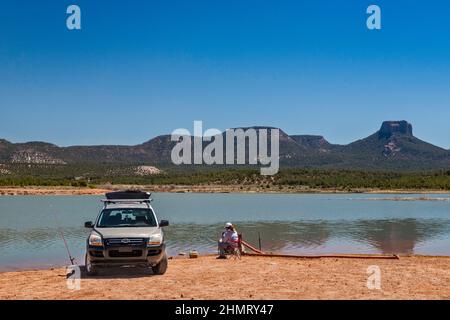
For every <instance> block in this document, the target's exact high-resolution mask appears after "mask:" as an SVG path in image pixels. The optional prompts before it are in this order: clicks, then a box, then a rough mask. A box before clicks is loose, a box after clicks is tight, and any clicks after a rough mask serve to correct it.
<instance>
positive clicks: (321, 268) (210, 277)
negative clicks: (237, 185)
mask: <svg viewBox="0 0 450 320" xmlns="http://www.w3.org/2000/svg"><path fill="white" fill-rule="evenodd" d="M372 265H377V266H379V267H380V270H381V289H380V290H377V289H372V290H369V289H368V288H367V279H368V276H369V274H368V273H367V268H368V267H369V266H372ZM223 297H228V298H230V297H232V298H233V299H450V257H449V258H447V257H420V256H414V257H401V259H400V260H381V259H341V258H321V259H295V258H273V257H270V258H264V257H242V259H241V260H216V259H215V258H214V257H210V256H207V257H200V258H199V259H172V260H169V269H168V271H167V273H166V274H165V275H163V276H154V275H152V274H151V271H146V270H142V269H141V270H139V269H127V270H123V269H118V270H106V271H103V273H101V274H100V275H99V276H96V277H94V278H86V277H84V276H82V280H81V289H80V290H78V291H72V290H69V289H67V285H66V276H65V270H64V269H63V268H58V269H54V270H37V271H20V272H5V273H0V299H221V298H223Z"/></svg>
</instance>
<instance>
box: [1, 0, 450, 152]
mask: <svg viewBox="0 0 450 320" xmlns="http://www.w3.org/2000/svg"><path fill="white" fill-rule="evenodd" d="M70 4H78V5H79V6H80V7H81V10H82V30H81V31H69V30H68V29H67V28H66V22H65V20H66V16H67V15H66V8H67V6H68V5H70ZM370 4H378V5H379V6H380V7H381V9H382V30H381V31H369V30H368V29H367V28H366V17H367V15H366V13H365V11H366V8H367V6H368V5H370ZM449 12H450V2H449V1H430V0H428V1H406V0H396V1H392V0H390V1H380V0H371V1H361V0H353V1H352V0H329V1H324V0H322V1H319V0H310V1H301V0H295V1H267V0H265V1H260V0H254V1H253V0H252V1H249V0H228V1H224V0H220V1H217V0H204V1H202V0H180V1H173V0H164V1H163V0H161V1H144V0H142V1H136V0H128V1H100V0H71V1H64V0H53V1H50V0H29V1H23V0H3V1H2V2H1V5H0V137H1V138H5V139H7V140H10V141H13V142H23V141H29V140H43V141H49V142H53V143H56V144H58V145H63V146H65V145H73V144H138V143H141V142H144V141H146V140H148V139H150V138H152V137H154V136H156V135H159V134H165V133H170V132H171V131H172V130H174V129H176V128H188V129H190V130H192V125H193V121H194V120H203V121H204V125H205V127H207V128H212V127H214V128H218V129H226V128H229V127H236V126H249V125H272V126H277V127H280V128H282V129H284V130H285V131H286V132H287V133H289V134H322V135H324V136H325V137H326V138H327V139H328V140H330V141H331V142H333V143H342V144H344V143H349V142H351V141H353V140H355V139H358V138H362V137H365V136H367V135H369V134H371V133H373V132H374V131H376V130H378V128H379V126H380V125H381V122H382V121H383V120H400V119H404V120H408V121H410V122H411V123H412V124H413V128H414V132H415V134H416V135H417V136H418V137H419V138H421V139H424V140H427V141H429V142H432V143H434V144H436V145H439V146H442V147H445V148H450V122H449V121H450V40H449V39H450V38H449V35H450V19H449V17H448V15H449Z"/></svg>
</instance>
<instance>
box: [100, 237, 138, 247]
mask: <svg viewBox="0 0 450 320" xmlns="http://www.w3.org/2000/svg"><path fill="white" fill-rule="evenodd" d="M145 240H146V239H145V238H110V239H105V240H104V241H105V246H107V247H129V246H130V247H134V246H144V245H145V244H146V243H145Z"/></svg>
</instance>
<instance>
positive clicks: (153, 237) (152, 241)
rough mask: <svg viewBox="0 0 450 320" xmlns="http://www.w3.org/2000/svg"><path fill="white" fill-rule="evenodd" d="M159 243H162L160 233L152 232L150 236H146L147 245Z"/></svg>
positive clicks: (157, 244)
mask: <svg viewBox="0 0 450 320" xmlns="http://www.w3.org/2000/svg"><path fill="white" fill-rule="evenodd" d="M161 243H162V236H161V235H160V234H154V235H151V236H150V238H148V245H149V246H159V245H160V244H161Z"/></svg>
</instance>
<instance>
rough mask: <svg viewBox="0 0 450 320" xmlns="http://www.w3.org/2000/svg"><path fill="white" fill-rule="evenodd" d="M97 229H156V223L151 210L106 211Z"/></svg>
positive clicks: (123, 209)
mask: <svg viewBox="0 0 450 320" xmlns="http://www.w3.org/2000/svg"><path fill="white" fill-rule="evenodd" d="M97 227H99V228H120V227H156V221H155V216H154V215H153V211H152V210H150V209H138V208H136V209H133V208H122V209H104V210H103V211H102V213H101V215H100V218H99V219H98V224H97Z"/></svg>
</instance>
